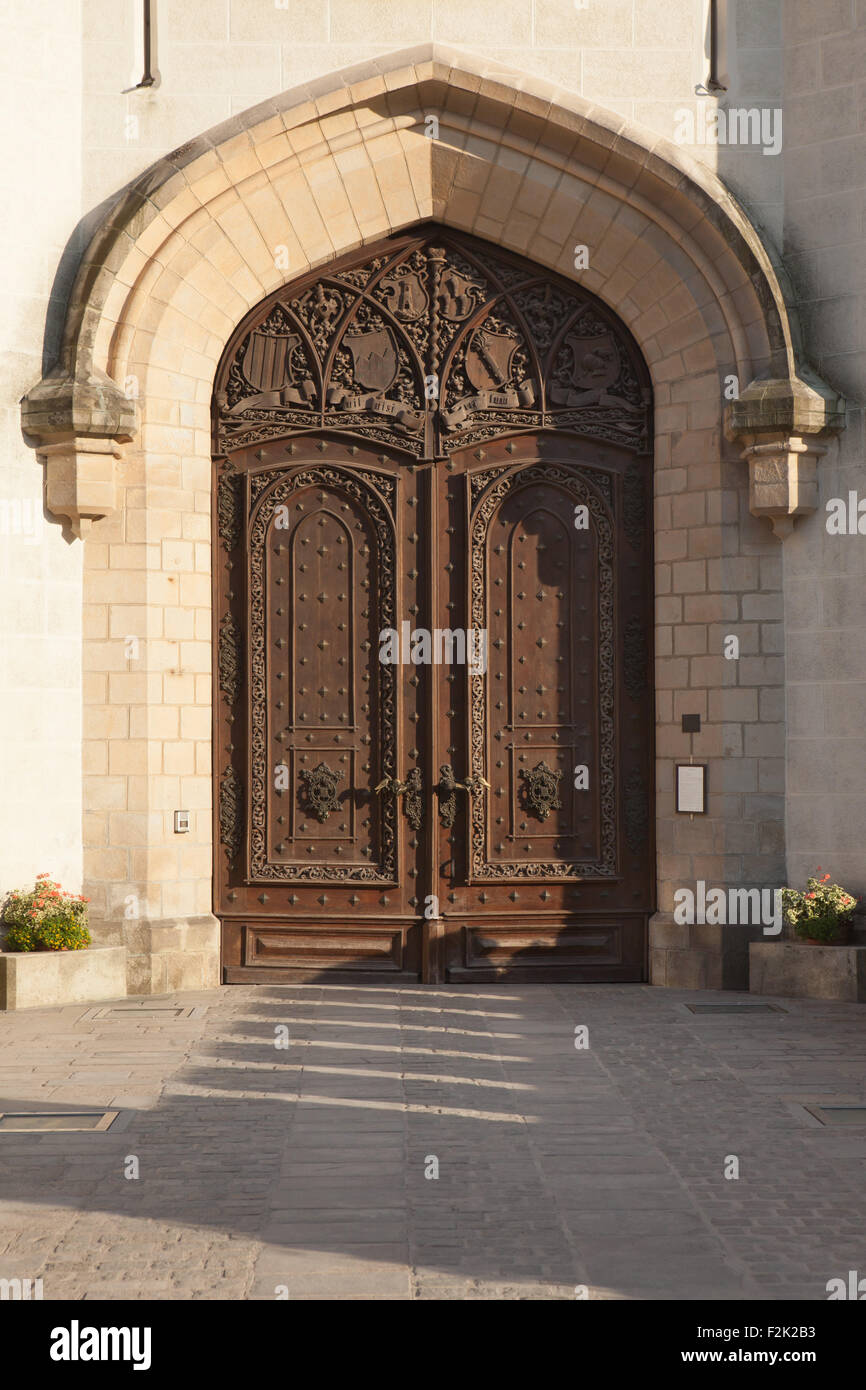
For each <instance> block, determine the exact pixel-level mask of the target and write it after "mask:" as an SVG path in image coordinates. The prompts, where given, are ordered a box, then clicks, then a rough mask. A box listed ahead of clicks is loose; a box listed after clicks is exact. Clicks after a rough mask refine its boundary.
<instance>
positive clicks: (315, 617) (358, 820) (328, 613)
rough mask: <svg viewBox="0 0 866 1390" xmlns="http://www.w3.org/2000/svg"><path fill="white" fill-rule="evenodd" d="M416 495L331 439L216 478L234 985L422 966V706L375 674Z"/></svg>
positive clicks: (406, 483) (404, 604) (401, 594)
mask: <svg viewBox="0 0 866 1390" xmlns="http://www.w3.org/2000/svg"><path fill="white" fill-rule="evenodd" d="M416 482H417V479H416V478H415V477H414V475H413V474H411V473H409V472H408V471H407V470H406V469H405V468H404V469H403V472H402V474H399V473H398V470H397V468H396V466H395V465H394V464H393V463H392V464H391V466H390V468H389V467H388V465H387V461H385V463H383V462H382V461H380V460H379V459H377V456H376V455H375V454H374V453H372V451H371V452H370V454H369V457H366V456H365V455H364V454H363V451H359V449H358V448H357V447H354V446H353V447H351V448H350V447H347V446H346V445H344V444H338V443H333V442H332V443H330V444H325V445H324V447H323V448H319V449H317V448H315V447H313V446H309V447H308V448H307V449H306V450H305V451H304V452H303V453H301V452H300V451H299V452H298V454H295V446H291V445H290V446H288V447H287V446H286V445H285V444H279V445H275V444H271V445H268V446H266V447H264V448H262V449H258V450H255V451H253V450H247V451H245V452H242V453H239V454H236V455H234V456H233V457H232V459H231V460H227V461H226V462H225V463H224V466H223V468H222V470H221V472H220V474H219V482H218V489H219V491H218V498H217V508H216V510H217V517H218V529H219V534H218V537H217V546H216V553H217V555H218V557H219V558H218V565H219V566H220V571H219V576H218V577H219V584H218V603H217V608H218V610H219V611H218V614H217V629H216V640H217V646H218V663H217V685H218V689H217V692H216V696H217V698H216V710H217V726H218V727H217V740H216V746H217V774H218V780H219V788H220V794H219V806H218V826H217V829H218V836H219V841H220V845H221V854H220V856H219V869H218V881H217V901H218V911H219V913H220V916H221V918H222V923H223V967H224V977H225V979H226V980H227V981H233V980H235V981H237V980H244V979H259V980H261V979H267V978H272V979H285V978H311V977H312V978H315V977H317V976H318V975H319V974H323V973H326V974H328V975H329V976H331V975H334V976H337V977H339V976H342V975H345V976H346V977H356V976H359V977H365V978H366V977H369V976H371V975H377V974H378V975H386V976H389V977H395V978H401V977H402V978H412V979H416V978H417V977H418V975H419V972H420V970H421V944H422V943H421V936H422V927H421V921H422V920H423V918H422V915H421V913H420V911H419V903H418V898H417V892H416V889H417V883H416V881H417V877H418V869H417V866H416V864H417V860H418V856H419V854H420V852H421V848H422V846H421V842H420V839H419V834H420V832H421V829H422V812H423V807H422V801H421V791H422V787H423V780H422V771H421V764H420V756H421V755H420V749H419V747H418V746H417V743H418V740H417V737H416V729H417V725H418V722H419V719H420V718H421V714H420V709H421V701H422V698H423V696H424V691H423V686H422V683H421V682H420V681H419V680H418V679H417V675H416V674H415V671H414V668H411V667H410V668H409V669H408V671H407V670H406V668H404V667H401V666H400V665H398V664H382V663H381V662H380V661H379V660H378V656H379V633H380V631H381V630H382V629H383V628H391V627H394V626H395V625H396V626H399V622H398V619H397V615H398V613H400V614H401V615H402V614H404V613H407V612H412V611H417V607H418V593H417V583H418V579H419V570H418V565H417V564H416V563H414V561H413V560H412V559H411V553H412V552H413V551H414V550H415V549H417V547H418V545H419V541H420V536H419V531H418V526H419V517H418V496H417V488H416ZM407 555H408V556H409V558H408V560H407ZM407 571H409V572H410V573H411V575H412V577H411V578H410V577H407V573H406V572H407Z"/></svg>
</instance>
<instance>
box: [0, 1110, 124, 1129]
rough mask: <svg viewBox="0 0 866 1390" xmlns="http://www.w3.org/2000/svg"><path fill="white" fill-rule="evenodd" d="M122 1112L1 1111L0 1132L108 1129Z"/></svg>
mask: <svg viewBox="0 0 866 1390" xmlns="http://www.w3.org/2000/svg"><path fill="white" fill-rule="evenodd" d="M119 1114H120V1111H119V1110H52V1111H39V1110H29V1111H20V1112H16V1111H14V1110H5V1111H3V1112H2V1113H0V1132H2V1133H4V1134H8V1133H12V1134H24V1133H26V1132H29V1131H32V1130H52V1131H57V1130H60V1129H65V1130H70V1129H75V1130H89V1131H91V1132H94V1131H100V1130H106V1129H109V1128H110V1127H111V1125H112V1124H113V1123H114V1121H115V1120H116V1119H117V1117H118V1115H119Z"/></svg>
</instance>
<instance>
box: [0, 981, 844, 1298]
mask: <svg viewBox="0 0 866 1390" xmlns="http://www.w3.org/2000/svg"><path fill="white" fill-rule="evenodd" d="M736 1002H740V1003H743V1004H748V1003H752V1004H754V1003H755V1002H758V1001H756V1000H755V999H754V998H752V999H750V998H749V996H748V995H745V996H744V995H736V994H731V993H726V994H714V993H707V992H702V993H700V994H690V993H686V992H684V991H674V990H663V989H654V988H650V987H648V986H640V985H631V986H614V985H611V986H598V985H593V986H578V985H556V986H547V985H534V986H526V985H520V986H508V985H485V986H474V987H472V986H466V987H447V986H446V987H442V988H393V987H392V988H386V987H380V986H370V987H365V988H363V989H361V988H349V987H339V986H334V985H310V986H270V985H260V986H258V987H251V988H248V987H245V986H244V987H240V986H236V987H231V988H227V989H223V990H220V991H213V992H211V993H208V994H200V995H191V994H184V995H177V996H171V997H166V998H160V999H143V1000H126V1001H122V1007H124V1008H125V1009H127V1010H128V1012H125V1013H123V1014H122V1015H121V1016H120V1017H119V1018H110V1017H103V1018H99V1017H96V1018H94V1017H92V1016H91V1017H89V1018H86V1017H85V1015H92V1013H93V1010H92V1009H88V1007H87V1006H86V1005H76V1006H69V1007H66V1008H63V1009H44V1010H38V1011H31V1012H26V1013H20V1014H2V1015H0V1110H3V1111H6V1112H8V1111H16V1110H17V1111H21V1110H38V1109H43V1110H49V1111H60V1110H68V1109H75V1108H76V1107H82V1106H83V1107H106V1108H108V1107H111V1108H114V1109H118V1110H119V1111H120V1115H119V1117H118V1119H117V1120H116V1121H115V1122H114V1125H113V1127H112V1128H110V1129H108V1130H106V1131H104V1132H100V1133H67V1132H57V1131H54V1132H39V1133H34V1132H27V1133H19V1132H9V1131H8V1130H7V1128H6V1122H5V1121H0V1199H2V1205H0V1278H15V1277H18V1278H31V1279H35V1278H38V1277H41V1278H42V1279H43V1288H44V1297H45V1298H46V1299H100V1298H129V1297H132V1298H160V1299H162V1298H181V1299H202V1298H204V1299H211V1298H230V1299H242V1298H253V1299H273V1298H275V1297H278V1296H283V1297H286V1296H288V1297H289V1298H291V1299H312V1298H329V1299H343V1298H365V1299H366V1298H381V1299H411V1298H420V1299H442V1298H447V1299H454V1298H457V1299H465V1298H470V1299H476V1298H477V1299H560V1298H568V1299H573V1298H574V1297H575V1296H576V1288H577V1286H585V1287H586V1289H587V1290H588V1296H589V1297H590V1298H632V1299H645V1298H665V1299H695V1298H714V1299H738V1298H767V1299H777V1298H785V1297H794V1298H807V1299H823V1298H826V1292H825V1286H826V1283H827V1280H828V1279H831V1278H834V1277H843V1278H847V1272H848V1271H849V1270H851V1269H855V1270H860V1271H864V1272H866V1241H864V1238H863V1224H864V1223H863V1216H864V1206H866V1183H864V1177H866V1168H864V1161H866V1125H864V1124H859V1125H857V1124H848V1125H845V1126H843V1127H835V1126H823V1125H822V1124H821V1123H820V1122H819V1121H818V1120H817V1119H816V1118H815V1117H814V1116H813V1115H812V1114H810V1112H809V1111H808V1110H807V1109H806V1108H805V1106H806V1105H808V1104H811V1103H814V1102H815V1101H817V1100H824V1101H828V1100H830V1099H831V1098H835V1099H836V1101H837V1103H841V1104H843V1105H844V1104H845V1103H846V1102H852V1101H853V1102H856V1101H858V1100H859V1101H861V1102H862V1101H864V1099H866V1086H864V1080H866V1032H864V1026H863V1025H864V1018H866V1010H864V1007H863V1006H858V1005H853V1004H829V1003H826V1004H825V1003H820V1002H813V1001H802V1000H779V1001H776V1002H777V1003H778V1004H779V1005H780V1007H781V1009H783V1010H785V1012H757V1013H747V1014H743V1015H741V1016H735V1015H732V1014H730V1013H719V1014H705V1015H694V1014H691V1013H690V1012H689V1010H688V1009H687V1007H686V1005H687V1004H689V1003H700V1004H711V1003H715V1004H725V1005H730V1004H732V1003H736ZM759 1002H761V1003H766V1002H767V1001H765V1000H763V999H762V1000H761V1001H759ZM169 1006H174V1007H173V1009H172V1011H171V1012H168V1013H167V1012H164V1010H166V1009H167V1008H169ZM100 1007H105V1006H100ZM154 1010H157V1011H156V1012H154ZM160 1011H162V1012H160ZM281 1026H282V1027H283V1028H287V1029H288V1037H289V1045H288V1047H286V1048H281V1047H279V1046H277V1043H278V1042H279V1041H280V1032H279V1030H280V1028H281ZM582 1026H583V1027H586V1028H588V1030H589V1034H588V1043H589V1046H588V1047H587V1048H585V1049H578V1048H576V1047H575V1029H576V1028H578V1027H582ZM133 1156H134V1157H135V1158H137V1160H138V1167H139V1177H138V1178H137V1179H134V1178H127V1177H126V1176H125V1172H126V1171H131V1169H132V1166H133V1165H132V1164H131V1163H130V1158H131V1157H133ZM732 1156H733V1157H735V1158H736V1159H738V1160H739V1178H738V1179H735V1180H734V1179H728V1178H726V1177H725V1168H726V1165H727V1166H728V1168H729V1169H730V1168H731V1167H732V1166H733V1165H732V1164H731V1162H730V1159H731V1157H732ZM436 1162H438V1178H434V1177H432V1176H427V1175H428V1174H431V1173H432V1172H433V1171H434V1168H435V1163H436ZM280 1291H282V1292H281V1293H280Z"/></svg>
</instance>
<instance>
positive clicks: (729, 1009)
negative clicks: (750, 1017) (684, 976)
mask: <svg viewBox="0 0 866 1390" xmlns="http://www.w3.org/2000/svg"><path fill="white" fill-rule="evenodd" d="M686 1008H687V1009H688V1011H689V1013H691V1014H786V1013H787V1012H788V1010H787V1009H782V1008H780V1007H779V1005H778V1004H686Z"/></svg>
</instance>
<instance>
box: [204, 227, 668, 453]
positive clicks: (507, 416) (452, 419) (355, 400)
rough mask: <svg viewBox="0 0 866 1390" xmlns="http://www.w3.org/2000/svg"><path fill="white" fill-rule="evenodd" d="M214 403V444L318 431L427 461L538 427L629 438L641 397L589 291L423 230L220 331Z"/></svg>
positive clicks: (642, 412) (611, 327)
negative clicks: (227, 333)
mask: <svg viewBox="0 0 866 1390" xmlns="http://www.w3.org/2000/svg"><path fill="white" fill-rule="evenodd" d="M215 406H216V420H215V432H216V438H217V447H218V449H219V451H220V452H230V451H231V450H233V449H238V448H243V447H246V446H248V445H251V444H257V443H261V442H263V441H265V440H268V439H273V438H278V437H284V436H286V435H292V434H302V433H306V432H309V431H312V430H321V429H327V430H332V431H333V430H336V431H339V432H348V433H351V434H354V435H357V436H359V437H361V438H365V439H369V440H374V441H379V442H381V443H382V444H385V445H391V446H393V447H398V448H400V449H402V450H404V451H405V452H406V453H408V454H410V455H412V456H414V457H416V458H434V457H441V456H442V455H443V454H450V453H453V452H455V451H456V450H459V449H462V448H465V447H467V446H468V445H477V444H480V443H483V442H484V441H486V440H490V439H494V438H496V437H497V436H498V435H502V434H508V433H514V432H515V431H521V430H540V429H568V430H573V431H575V432H577V433H580V434H584V435H587V436H589V437H592V438H597V439H601V440H607V441H608V442H610V443H613V444H620V445H623V446H624V447H626V448H628V449H634V450H641V449H644V448H645V447H646V441H647V429H648V406H649V398H648V392H647V391H646V389H645V388H644V387H643V386H642V385H641V371H640V367H639V359H638V356H637V353H636V350H635V347H634V345H633V343H632V342H631V340H630V339H629V338H628V335H627V334H626V333H625V331H624V329H623V327H622V325H621V324H620V323H619V322H618V321H617V320H615V319H614V318H613V316H612V315H610V313H609V312H608V311H607V310H606V309H605V308H604V306H603V305H601V304H600V303H599V301H598V300H596V299H595V298H594V297H593V296H592V295H590V294H588V293H587V292H586V291H584V290H582V289H581V288H580V286H579V285H567V284H565V283H564V282H563V283H559V282H557V281H555V280H553V278H552V277H551V276H550V275H548V274H546V273H543V272H541V270H540V269H539V268H538V267H533V266H532V265H531V264H530V263H528V262H521V261H518V260H517V259H516V258H514V259H512V258H510V257H509V256H508V254H507V253H506V252H502V251H499V250H495V251H494V250H492V249H491V248H490V247H488V246H485V245H483V244H482V243H480V242H479V243H476V242H472V241H470V240H468V239H467V238H459V239H457V238H452V236H451V235H450V234H449V233H448V232H446V231H444V230H443V229H441V228H435V229H431V231H430V232H429V233H428V234H426V235H423V234H422V235H413V236H408V237H404V238H395V239H394V240H393V241H392V243H391V244H390V245H389V246H388V247H387V248H386V249H384V250H383V251H382V253H381V254H379V255H374V256H373V257H372V258H370V257H369V253H359V264H358V265H357V266H354V267H350V268H349V269H335V270H333V271H331V272H328V271H324V272H320V273H319V274H318V275H317V276H315V277H310V278H309V280H308V281H304V282H303V283H302V285H301V286H300V287H297V286H296V287H294V288H290V289H286V290H280V291H277V293H276V294H273V295H271V296H270V298H269V299H267V300H265V301H264V303H263V304H262V305H260V306H259V307H258V308H257V309H256V310H255V311H254V313H253V314H252V315H250V316H248V318H247V319H246V320H245V322H244V324H243V325H242V326H241V328H240V330H239V331H238V333H237V334H236V335H235V338H234V339H233V341H232V345H231V348H230V351H229V353H228V355H227V358H226V360H225V363H224V365H223V368H222V370H221V373H220V378H219V380H218V382H217V392H216V396H215Z"/></svg>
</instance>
